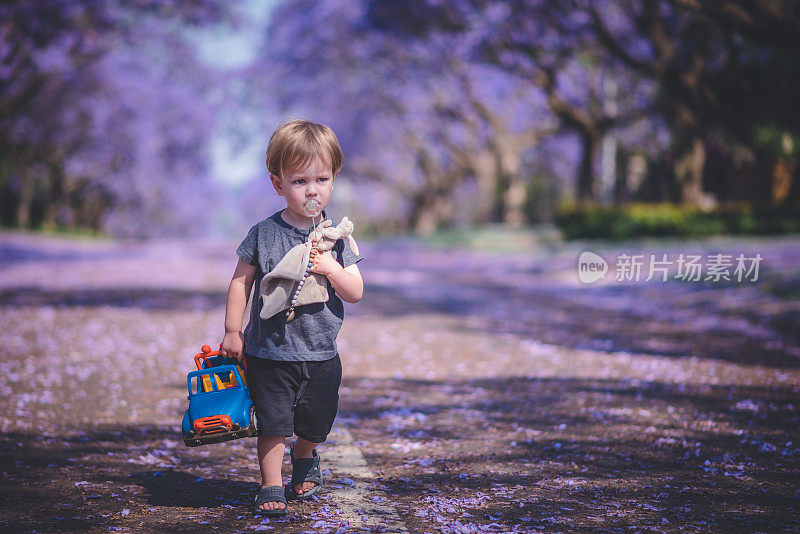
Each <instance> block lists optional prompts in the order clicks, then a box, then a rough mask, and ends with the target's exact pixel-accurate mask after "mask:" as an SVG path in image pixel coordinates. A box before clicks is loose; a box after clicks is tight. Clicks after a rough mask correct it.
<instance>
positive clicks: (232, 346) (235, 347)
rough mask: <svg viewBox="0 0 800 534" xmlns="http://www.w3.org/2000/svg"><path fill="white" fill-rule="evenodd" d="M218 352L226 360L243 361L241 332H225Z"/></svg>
mask: <svg viewBox="0 0 800 534" xmlns="http://www.w3.org/2000/svg"><path fill="white" fill-rule="evenodd" d="M219 350H221V351H222V353H223V354H224V355H225V357H226V358H236V359H237V360H238V361H239V362H241V361H242V360H244V335H243V334H242V333H241V332H226V333H225V337H224V338H222V345H221V346H220V348H219Z"/></svg>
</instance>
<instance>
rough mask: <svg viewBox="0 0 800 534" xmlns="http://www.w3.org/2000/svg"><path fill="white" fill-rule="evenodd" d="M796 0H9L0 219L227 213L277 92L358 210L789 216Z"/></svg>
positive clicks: (600, 218)
mask: <svg viewBox="0 0 800 534" xmlns="http://www.w3.org/2000/svg"><path fill="white" fill-rule="evenodd" d="M797 50H800V3H798V2H796V1H782V2H772V1H767V0H764V1H723V0H706V1H703V2H697V1H695V0H652V1H639V0H616V1H612V0H603V1H601V0H565V1H562V2H545V1H535V0H533V1H525V2H522V1H520V2H495V1H484V0H429V1H427V2H397V1H391V0H349V1H342V0H319V1H310V0H288V1H283V2H279V1H273V0H260V1H259V0H241V1H228V2H223V1H220V0H192V1H188V2H169V1H164V0H119V1H101V0H87V1H83V2H78V1H74V2H73V1H66V0H62V1H54V0H53V1H42V2H24V1H21V0H11V1H9V2H4V3H3V6H2V7H0V222H1V223H2V225H3V226H5V227H16V228H41V229H46V230H58V231H67V232H70V233H76V232H77V233H90V234H102V235H110V236H114V237H125V238H140V239H141V238H152V237H163V236H187V235H193V236H208V235H217V236H226V237H231V236H240V235H241V234H242V232H244V231H246V229H247V228H248V227H249V226H250V225H251V224H253V223H254V222H255V221H257V220H259V219H261V218H263V217H264V216H267V215H269V214H271V213H272V212H273V211H275V210H276V209H279V208H280V207H281V203H280V200H279V199H278V198H277V197H276V196H275V195H274V193H273V192H272V190H271V187H270V186H269V184H268V182H267V179H266V172H265V165H264V156H265V151H266V144H267V141H268V139H269V136H270V135H271V133H272V132H273V131H274V129H275V128H276V126H277V125H278V124H279V123H280V122H281V121H282V120H285V119H287V118H291V117H305V118H310V119H312V120H315V121H318V122H324V123H326V124H329V125H330V126H331V127H332V128H333V129H334V130H335V132H336V133H337V135H338V137H339V139H340V142H341V144H342V146H343V149H344V153H345V167H344V169H343V171H342V175H341V180H340V181H338V182H337V190H336V198H335V204H334V206H333V207H332V209H333V212H334V213H335V214H344V213H347V214H348V215H350V216H351V218H354V219H355V220H357V221H359V222H360V229H361V231H360V233H361V234H362V235H383V234H396V233H408V232H411V233H415V234H419V235H430V234H432V233H434V232H437V231H441V230H455V231H460V230H465V229H467V230H468V229H472V228H475V227H476V226H481V225H486V224H498V223H499V224H502V225H504V227H506V226H508V227H524V226H530V225H545V226H552V225H556V226H558V228H559V229H560V231H561V232H562V234H563V235H564V236H565V237H567V238H575V237H616V238H620V237H623V238H624V237H631V236H637V235H682V236H695V235H708V234H717V233H735V234H741V233H755V234H760V233H785V232H797V231H800V210H798V205H799V204H800V169H799V168H798V151H800V147H799V145H800V103H798V99H797V95H798V94H800V61H798V59H797Z"/></svg>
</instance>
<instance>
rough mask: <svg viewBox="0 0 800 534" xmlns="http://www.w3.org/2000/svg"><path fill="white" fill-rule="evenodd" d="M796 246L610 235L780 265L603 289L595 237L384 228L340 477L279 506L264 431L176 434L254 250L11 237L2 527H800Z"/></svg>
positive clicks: (346, 338)
mask: <svg viewBox="0 0 800 534" xmlns="http://www.w3.org/2000/svg"><path fill="white" fill-rule="evenodd" d="M796 242H797V239H796V238H795V239H793V240H792V239H788V238H782V239H768V240H767V239H764V240H732V239H731V240H714V241H706V242H702V243H700V242H696V243H691V244H688V245H687V244H681V243H668V242H652V243H639V244H635V245H629V246H621V245H617V246H611V245H607V246H604V247H603V246H600V245H597V244H595V245H593V247H594V248H593V249H592V250H596V251H599V252H600V253H601V255H604V257H606V256H609V257H610V256H613V255H616V254H619V253H620V252H630V251H631V250H633V248H634V247H635V248H636V250H638V251H639V252H644V253H649V252H650V251H652V252H654V253H655V252H659V253H660V252H662V251H663V252H670V253H675V254H677V253H678V252H679V251H684V249H686V250H685V252H688V251H689V250H690V249H691V250H694V251H698V252H701V253H704V254H710V253H715V252H720V251H722V252H727V253H730V254H737V253H739V252H744V253H746V254H751V253H754V252H759V253H761V254H762V255H763V256H764V258H765V259H764V262H763V264H762V271H761V278H760V280H759V282H758V283H749V284H735V283H719V284H712V283H694V284H690V283H679V282H671V283H660V282H650V283H644V282H642V283H632V282H631V283H617V284H615V283H600V284H598V285H592V286H586V285H582V284H581V283H580V282H578V281H577V277H576V275H575V263H576V261H577V256H578V254H579V252H580V250H581V249H582V247H583V246H585V245H581V244H573V245H565V246H563V247H559V248H555V249H552V250H548V249H546V248H542V249H537V250H532V251H529V252H527V253H526V254H513V255H509V254H500V253H492V254H488V253H477V252H467V251H453V250H432V249H429V248H425V247H423V246H421V245H419V244H418V243H415V242H413V241H395V242H391V243H372V244H369V243H365V244H364V245H363V248H364V249H365V254H366V255H367V261H366V262H365V263H363V264H362V265H363V268H362V270H363V271H364V276H365V279H366V280H367V296H366V298H365V299H364V301H362V302H361V303H359V304H358V305H355V306H349V307H348V308H347V310H348V311H347V313H348V319H347V320H346V322H345V326H344V328H343V330H342V333H341V335H340V352H341V353H342V359H343V366H344V374H345V379H344V383H343V387H342V389H341V397H342V401H341V405H340V412H339V417H338V419H337V430H336V433H334V435H332V439H331V441H330V442H328V443H326V444H324V445H323V446H322V447H321V454H322V456H323V459H326V458H327V459H328V464H327V465H326V466H325V467H326V468H327V469H329V472H328V473H327V479H328V481H329V485H328V491H326V492H324V493H323V494H321V496H320V498H319V499H318V500H316V501H313V502H310V503H303V504H295V503H292V505H291V510H290V511H291V513H290V516H289V518H288V519H286V520H283V521H274V520H273V521H271V522H269V521H261V520H259V519H255V518H253V517H252V516H251V515H250V514H249V511H248V510H249V503H250V500H251V499H252V496H253V494H254V493H255V491H256V488H257V472H256V467H255V466H256V464H255V450H254V440H252V439H248V440H238V441H235V442H229V443H225V444H219V445H214V446H207V447H200V448H196V449H188V448H186V447H184V446H183V443H182V442H181V439H180V433H179V429H178V426H179V422H180V417H181V415H182V413H183V410H185V408H186V406H185V404H186V399H185V394H186V393H185V387H186V386H185V377H186V372H187V371H188V370H190V367H191V364H192V362H191V358H192V356H193V355H194V354H195V353H196V352H197V350H198V348H199V346H200V345H202V344H204V343H209V344H213V343H214V342H217V343H218V340H219V337H220V334H221V325H222V321H223V317H224V300H225V294H224V292H225V289H226V287H227V281H228V280H229V277H230V272H231V271H232V268H233V264H234V260H233V259H232V257H231V252H230V251H232V250H233V245H232V244H231V243H202V244H198V243H155V244H137V245H121V244H116V243H96V242H95V243H84V242H75V241H66V240H56V239H50V238H43V237H35V238H31V237H26V236H21V235H19V234H4V235H2V236H0V324H2V325H3V330H2V333H0V355H1V356H0V357H1V358H2V359H1V360H0V361H2V364H3V370H4V371H3V373H0V429H1V430H2V437H0V473H2V477H0V529H2V530H4V531H9V532H32V531H37V532H58V531H80V532H84V531H86V532H108V531H110V530H111V531H121V532H178V531H181V532H210V531H215V530H217V531H220V532H250V531H260V530H264V531H276V532H290V533H299V532H306V531H308V532H337V531H341V532H351V531H358V530H361V531H368V530H372V531H387V530H388V531H391V530H393V529H394V530H398V529H405V530H406V531H408V532H420V533H422V532H437V531H438V532H442V533H443V534H448V533H455V532H470V533H471V532H508V531H520V532H534V531H548V532H552V531H574V530H592V529H598V530H603V531H630V530H646V531H676V530H682V531H698V532H701V531H709V530H721V529H723V528H729V527H730V526H732V525H736V526H737V527H738V528H741V529H743V530H747V531H780V530H788V531H796V530H798V529H800V521H799V520H798V517H800V516H799V515H798V508H800V485H799V484H798V482H797V476H796V473H797V472H798V463H800V462H799V461H798V454H800V449H799V448H798V444H800V430H798V429H799V428H800V425H799V424H798V423H800V416H799V415H798V410H800V365H799V364H800V341H799V340H798V329H797V325H798V324H800V305H798V301H799V300H800V298H798V297H800V291H799V290H798V288H799V287H800V277H798V269H797V265H800V246H798V245H796ZM198 254H200V255H202V257H203V258H204V259H203V261H197V255H198ZM215 340H216V341H215ZM348 451H349V452H348ZM356 452H358V453H360V455H361V456H360V457H359V455H358V454H356ZM359 458H360V459H359ZM284 473H285V474H287V475H288V473H289V464H288V459H287V461H286V464H285V470H284ZM359 503H366V504H364V506H363V507H361V504H359Z"/></svg>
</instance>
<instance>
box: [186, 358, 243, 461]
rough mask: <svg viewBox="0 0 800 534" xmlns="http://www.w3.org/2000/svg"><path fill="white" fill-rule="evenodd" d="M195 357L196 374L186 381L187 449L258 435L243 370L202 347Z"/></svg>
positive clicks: (233, 359)
mask: <svg viewBox="0 0 800 534" xmlns="http://www.w3.org/2000/svg"><path fill="white" fill-rule="evenodd" d="M200 350H201V352H200V353H199V354H197V355H196V356H195V357H194V361H195V364H196V365H197V370H196V371H192V372H191V373H189V374H188V376H187V377H186V383H187V386H188V388H189V396H188V397H187V398H188V399H189V409H188V410H186V413H185V414H184V415H183V424H182V427H183V428H182V429H183V442H184V443H185V444H186V446H187V447H197V446H198V445H207V444H209V443H219V442H222V441H228V440H232V439H237V438H246V437H249V436H256V435H258V426H257V423H256V417H255V408H254V407H253V401H251V400H250V390H249V389H248V388H247V378H246V373H245V370H244V369H242V367H241V366H240V365H239V362H238V361H237V360H236V359H235V358H225V357H224V356H222V354H221V351H218V350H217V351H212V350H211V347H209V346H208V345H203V347H202V349H200Z"/></svg>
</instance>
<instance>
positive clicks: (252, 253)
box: [236, 225, 258, 266]
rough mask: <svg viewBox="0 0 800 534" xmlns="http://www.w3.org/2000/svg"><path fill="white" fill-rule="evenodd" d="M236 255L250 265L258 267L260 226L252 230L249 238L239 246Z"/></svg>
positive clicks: (248, 235) (248, 233) (248, 234)
mask: <svg viewBox="0 0 800 534" xmlns="http://www.w3.org/2000/svg"><path fill="white" fill-rule="evenodd" d="M236 255H237V256H239V258H240V259H241V260H242V261H243V262H245V263H247V264H249V265H255V266H258V225H255V226H253V227H252V228H250V231H249V232H247V237H245V238H244V240H243V241H242V242H241V243H240V244H239V247H238V248H237V249H236Z"/></svg>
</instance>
